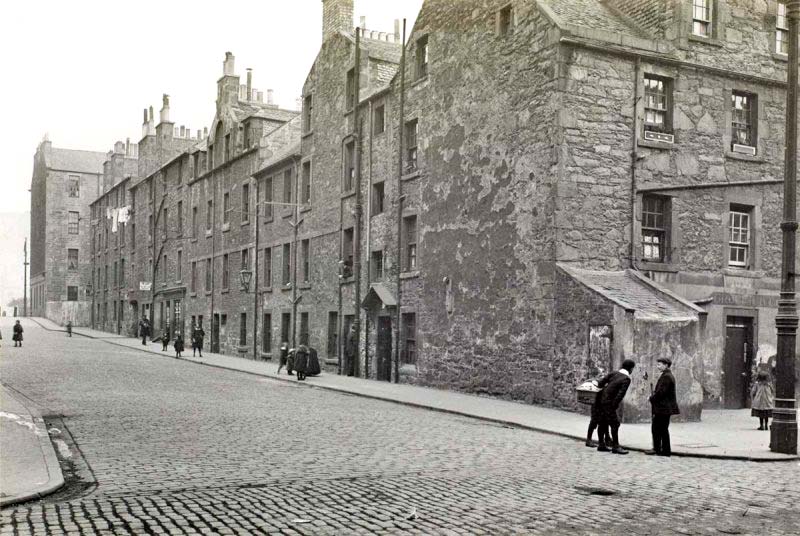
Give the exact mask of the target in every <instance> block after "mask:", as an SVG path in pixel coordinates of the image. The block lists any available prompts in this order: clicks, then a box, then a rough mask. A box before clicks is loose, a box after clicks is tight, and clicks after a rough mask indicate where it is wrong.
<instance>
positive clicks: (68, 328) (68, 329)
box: [67, 320, 72, 337]
mask: <svg viewBox="0 0 800 536" xmlns="http://www.w3.org/2000/svg"><path fill="white" fill-rule="evenodd" d="M67 337H72V320H67Z"/></svg>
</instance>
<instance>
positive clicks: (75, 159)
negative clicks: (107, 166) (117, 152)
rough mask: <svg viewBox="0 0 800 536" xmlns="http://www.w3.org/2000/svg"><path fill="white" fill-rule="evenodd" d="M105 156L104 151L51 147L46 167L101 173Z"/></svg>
mask: <svg viewBox="0 0 800 536" xmlns="http://www.w3.org/2000/svg"><path fill="white" fill-rule="evenodd" d="M107 158H108V156H107V155H106V153H99V152H96V151H81V150H76V149H58V148H56V147H53V148H52V149H50V158H49V159H48V162H47V167H48V168H50V169H58V170H60V171H75V172H78V173H103V163H104V162H105V161H106V159H107Z"/></svg>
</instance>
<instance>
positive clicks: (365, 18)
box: [359, 15, 367, 30]
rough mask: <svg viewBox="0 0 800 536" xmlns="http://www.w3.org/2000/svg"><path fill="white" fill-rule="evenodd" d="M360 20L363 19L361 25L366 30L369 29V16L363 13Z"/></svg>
mask: <svg viewBox="0 0 800 536" xmlns="http://www.w3.org/2000/svg"><path fill="white" fill-rule="evenodd" d="M360 21H361V24H359V26H361V29H362V30H366V29H367V17H365V16H364V15H361V17H360Z"/></svg>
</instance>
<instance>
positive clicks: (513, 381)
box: [403, 1, 560, 402]
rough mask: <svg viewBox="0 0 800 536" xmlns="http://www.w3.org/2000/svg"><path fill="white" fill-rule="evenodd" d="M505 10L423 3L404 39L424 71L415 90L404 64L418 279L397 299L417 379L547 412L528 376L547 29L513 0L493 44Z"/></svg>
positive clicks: (544, 133) (547, 220)
mask: <svg viewBox="0 0 800 536" xmlns="http://www.w3.org/2000/svg"><path fill="white" fill-rule="evenodd" d="M504 4H505V3H504V2H478V1H464V2H447V1H428V2H426V3H425V5H424V6H423V8H422V11H421V12H420V14H419V17H418V19H417V23H416V26H415V30H414V33H413V34H412V35H411V37H410V43H411V44H412V45H411V53H412V56H411V58H413V50H414V48H413V44H414V43H415V40H416V39H417V38H418V37H419V36H421V35H423V34H425V33H427V35H428V37H429V42H428V43H429V75H428V77H427V79H426V80H421V81H416V82H415V81H414V77H413V68H412V66H411V65H410V66H409V78H408V79H409V80H410V81H411V85H410V86H409V91H408V106H407V110H406V117H407V119H411V118H414V117H416V118H418V120H419V146H420V149H421V156H420V161H421V172H420V175H419V177H418V178H415V179H413V180H411V181H408V183H406V184H404V186H403V188H404V191H405V190H406V189H408V190H409V191H410V193H411V195H410V197H409V202H410V203H411V206H412V207H414V208H416V210H417V211H418V218H419V220H418V228H419V244H420V252H419V263H420V275H419V277H418V278H416V279H414V282H415V283H416V285H417V289H415V290H414V291H404V298H403V303H404V305H409V304H410V303H411V304H414V305H415V306H416V308H417V313H418V316H417V331H418V333H417V346H418V348H421V351H420V353H419V356H418V358H417V366H418V369H419V373H418V377H417V381H419V382H420V383H424V384H428V385H434V386H438V387H444V388H451V389H457V390H464V391H469V392H477V393H491V394H493V395H497V396H502V397H507V398H513V399H518V400H525V401H538V402H552V396H553V394H552V388H551V385H545V383H544V382H538V383H537V378H540V376H541V373H542V371H543V370H549V367H550V361H551V358H552V355H553V354H552V349H553V331H552V300H553V278H554V273H553V270H554V266H553V263H552V259H553V236H552V232H551V231H550V229H552V226H553V221H552V211H551V207H552V206H553V205H552V200H553V198H552V181H553V179H554V174H553V166H554V164H555V162H556V160H555V152H554V139H556V138H557V131H556V130H555V122H556V115H557V111H558V108H559V105H560V103H559V101H558V98H557V92H556V91H555V85H554V83H555V78H556V66H557V62H556V55H555V46H554V45H553V41H552V38H553V27H552V26H551V25H550V23H549V22H548V21H547V20H546V19H545V18H543V17H542V16H541V15H540V14H539V13H538V11H537V10H536V9H535V7H534V6H532V5H519V4H516V5H515V9H517V13H516V21H517V24H516V26H515V27H514V29H513V33H512V35H510V36H499V35H497V34H496V33H495V29H496V16H497V10H498V9H500V8H501V7H503V5H504ZM410 63H411V64H412V65H413V60H412V61H410ZM445 277H447V278H449V279H450V280H451V281H452V292H453V309H452V312H449V313H448V311H447V309H446V291H445V285H444V284H443V280H444V278H445ZM409 302H410V303H409Z"/></svg>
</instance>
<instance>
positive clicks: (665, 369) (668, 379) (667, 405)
mask: <svg viewBox="0 0 800 536" xmlns="http://www.w3.org/2000/svg"><path fill="white" fill-rule="evenodd" d="M671 366H672V360H671V359H670V358H668V357H660V358H658V359H657V360H656V367H657V368H658V370H659V371H661V376H660V377H659V378H658V382H656V388H655V390H654V391H653V394H652V395H650V404H651V405H652V406H653V420H652V424H651V426H650V430H651V431H652V433H653V450H648V451H647V453H646V454H656V455H658V456H671V455H672V446H671V445H670V442H669V419H670V417H672V416H673V415H678V414H679V413H680V412H681V411H680V409H678V397H677V395H676V394H675V377H674V376H673V375H672V371H671V370H670V367H671Z"/></svg>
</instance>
